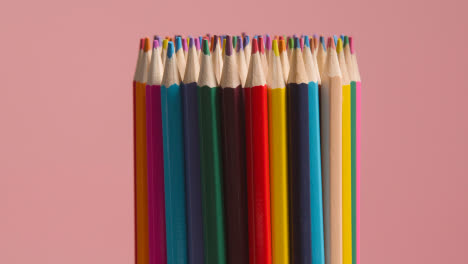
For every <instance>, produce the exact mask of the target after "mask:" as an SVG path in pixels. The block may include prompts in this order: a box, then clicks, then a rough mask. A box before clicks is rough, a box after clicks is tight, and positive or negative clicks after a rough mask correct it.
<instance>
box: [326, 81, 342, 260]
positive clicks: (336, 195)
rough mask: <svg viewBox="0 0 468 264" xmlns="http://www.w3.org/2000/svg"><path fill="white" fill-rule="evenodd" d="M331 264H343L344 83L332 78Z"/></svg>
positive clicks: (330, 87)
mask: <svg viewBox="0 0 468 264" xmlns="http://www.w3.org/2000/svg"><path fill="white" fill-rule="evenodd" d="M329 85H330V86H329V89H330V91H329V95H330V153H329V154H330V255H331V256H330V263H331V264H342V263H343V224H342V220H343V200H342V168H343V166H342V165H343V164H342V114H343V112H342V101H343V93H342V89H343V87H342V83H341V77H340V76H338V77H330V80H329Z"/></svg>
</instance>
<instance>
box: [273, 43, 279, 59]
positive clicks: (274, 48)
mask: <svg viewBox="0 0 468 264" xmlns="http://www.w3.org/2000/svg"><path fill="white" fill-rule="evenodd" d="M273 52H274V54H275V56H276V57H278V56H279V49H278V40H276V39H275V40H273Z"/></svg>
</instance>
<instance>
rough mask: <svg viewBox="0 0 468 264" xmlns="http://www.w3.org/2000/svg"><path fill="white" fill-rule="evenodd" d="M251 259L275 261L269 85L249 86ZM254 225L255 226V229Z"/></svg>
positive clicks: (258, 263) (263, 262)
mask: <svg viewBox="0 0 468 264" xmlns="http://www.w3.org/2000/svg"><path fill="white" fill-rule="evenodd" d="M244 91H245V105H246V108H245V109H246V112H245V116H246V147H247V148H246V152H247V186H248V187H247V188H248V200H249V205H248V207H249V234H250V236H251V237H250V239H249V243H250V244H249V247H250V249H251V253H250V254H252V255H253V256H252V255H251V257H250V260H251V263H256V264H270V263H271V220H270V177H269V153H268V108H267V107H268V106H267V105H268V99H267V97H268V96H267V90H266V86H265V85H263V86H254V87H252V88H245V89H244ZM251 228H252V229H251Z"/></svg>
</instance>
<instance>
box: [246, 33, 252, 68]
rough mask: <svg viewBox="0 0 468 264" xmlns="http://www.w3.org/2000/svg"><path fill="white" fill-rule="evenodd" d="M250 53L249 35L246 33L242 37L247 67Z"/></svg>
mask: <svg viewBox="0 0 468 264" xmlns="http://www.w3.org/2000/svg"><path fill="white" fill-rule="evenodd" d="M251 53H252V44H251V43H250V37H249V36H247V35H246V36H245V37H244V54H245V65H246V66H247V69H248V68H249V64H250V54H251Z"/></svg>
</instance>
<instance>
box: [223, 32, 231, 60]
mask: <svg viewBox="0 0 468 264" xmlns="http://www.w3.org/2000/svg"><path fill="white" fill-rule="evenodd" d="M224 41H225V44H224V46H225V51H224V53H225V54H226V56H231V55H232V44H231V36H227V37H226V38H225V39H224Z"/></svg>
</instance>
